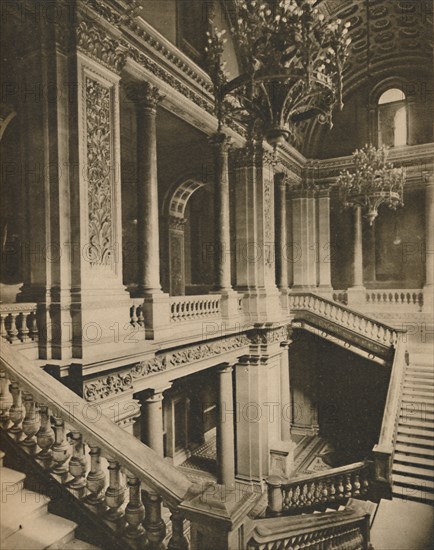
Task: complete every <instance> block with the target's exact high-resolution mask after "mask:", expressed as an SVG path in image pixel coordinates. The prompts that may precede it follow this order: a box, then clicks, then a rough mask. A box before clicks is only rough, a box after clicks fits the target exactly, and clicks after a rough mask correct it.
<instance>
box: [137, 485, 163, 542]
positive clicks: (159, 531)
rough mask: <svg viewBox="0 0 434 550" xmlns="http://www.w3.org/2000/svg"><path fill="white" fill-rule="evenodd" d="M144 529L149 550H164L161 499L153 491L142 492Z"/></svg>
mask: <svg viewBox="0 0 434 550" xmlns="http://www.w3.org/2000/svg"><path fill="white" fill-rule="evenodd" d="M143 500H144V503H145V522H144V525H145V529H146V535H147V537H148V544H149V546H148V548H149V550H161V549H162V548H164V546H163V544H162V543H163V540H164V537H165V535H166V525H165V523H164V521H163V519H162V517H161V498H160V497H159V495H157V493H155V492H153V491H144V499H143Z"/></svg>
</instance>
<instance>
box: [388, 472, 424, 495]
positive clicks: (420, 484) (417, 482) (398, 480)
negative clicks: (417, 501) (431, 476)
mask: <svg viewBox="0 0 434 550" xmlns="http://www.w3.org/2000/svg"><path fill="white" fill-rule="evenodd" d="M392 480H393V485H394V486H395V485H401V486H406V487H414V488H417V489H419V490H421V491H426V492H427V493H433V491H434V481H431V480H428V479H420V478H414V477H411V476H405V475H401V474H393V475H392Z"/></svg>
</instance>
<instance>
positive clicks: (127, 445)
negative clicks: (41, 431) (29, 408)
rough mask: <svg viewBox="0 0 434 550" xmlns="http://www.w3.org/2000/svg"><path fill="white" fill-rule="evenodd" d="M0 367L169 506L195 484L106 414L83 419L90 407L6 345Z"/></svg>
mask: <svg viewBox="0 0 434 550" xmlns="http://www.w3.org/2000/svg"><path fill="white" fill-rule="evenodd" d="M0 366H1V368H2V369H4V370H5V371H6V373H7V374H8V375H9V376H10V378H11V379H12V380H14V381H16V382H18V383H19V384H20V386H22V387H23V388H25V390H26V391H28V392H29V393H30V394H31V395H32V396H33V398H34V399H35V401H36V402H38V403H41V404H44V405H48V406H49V407H50V408H53V409H54V410H55V411H56V416H59V417H61V418H62V419H63V420H64V421H65V422H67V423H68V424H70V425H71V426H73V428H74V430H76V431H77V432H79V433H80V434H82V436H83V438H84V439H85V440H87V441H90V442H92V444H93V445H97V446H98V447H100V448H101V449H102V450H103V451H104V454H105V455H106V456H108V457H111V458H113V460H116V461H117V462H119V464H120V465H121V466H122V467H123V468H125V469H126V470H127V471H129V472H131V473H132V474H133V475H134V476H136V477H137V478H138V479H139V480H140V481H141V482H143V483H144V485H145V486H146V487H148V488H149V489H150V490H152V491H155V492H156V493H158V494H159V495H160V496H161V497H162V499H163V500H164V501H165V502H166V503H167V504H168V505H170V506H174V507H176V506H178V505H179V504H180V503H181V502H182V501H183V500H184V499H185V498H186V496H187V494H189V492H190V491H191V490H192V489H193V487H194V485H193V483H192V482H190V481H189V480H188V479H187V477H185V476H184V475H183V474H182V473H181V472H179V471H178V470H177V469H176V468H175V467H174V466H172V465H171V464H169V463H168V462H167V461H165V460H164V459H163V458H162V457H160V456H159V455H158V454H157V453H155V452H154V451H153V450H152V449H150V448H149V447H147V446H146V445H144V444H143V443H141V442H140V441H139V440H138V439H136V438H135V437H134V436H132V435H131V434H129V433H127V432H125V431H124V430H123V429H122V428H120V427H118V426H117V425H116V424H115V423H114V422H112V421H111V420H110V419H109V418H108V417H106V416H105V415H103V414H102V415H101V416H100V418H99V419H98V421H97V422H94V423H90V422H89V418H88V417H86V416H85V414H84V411H86V410H87V407H88V406H89V404H88V403H87V402H86V401H84V400H83V399H82V398H81V397H79V396H78V395H77V394H75V393H74V392H72V391H71V390H70V389H69V388H67V387H66V386H64V385H63V384H62V383H61V382H59V381H57V380H56V379H55V378H53V377H52V376H50V375H49V374H48V373H46V372H45V371H43V370H41V369H38V368H34V367H33V366H32V365H31V364H30V362H29V361H28V360H27V359H25V358H24V357H22V356H20V355H19V354H18V353H13V352H12V350H11V349H10V348H9V346H8V345H3V346H2V349H1V350H0Z"/></svg>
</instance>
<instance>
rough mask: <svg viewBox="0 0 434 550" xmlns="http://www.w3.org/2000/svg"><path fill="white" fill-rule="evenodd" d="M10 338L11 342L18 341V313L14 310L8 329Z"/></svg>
mask: <svg viewBox="0 0 434 550" xmlns="http://www.w3.org/2000/svg"><path fill="white" fill-rule="evenodd" d="M8 340H9V342H11V344H13V343H15V342H17V341H18V330H17V314H16V313H14V312H12V313H11V314H10V325H9V329H8Z"/></svg>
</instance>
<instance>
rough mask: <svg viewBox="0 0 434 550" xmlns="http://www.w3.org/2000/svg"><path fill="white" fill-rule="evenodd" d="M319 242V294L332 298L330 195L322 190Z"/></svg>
mask: <svg viewBox="0 0 434 550" xmlns="http://www.w3.org/2000/svg"><path fill="white" fill-rule="evenodd" d="M317 212H318V226H317V242H318V258H317V260H318V264H317V265H318V271H317V277H318V292H319V293H320V294H322V295H325V296H328V297H331V294H332V275H331V240H330V193H329V190H328V189H321V190H320V191H318V195H317Z"/></svg>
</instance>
